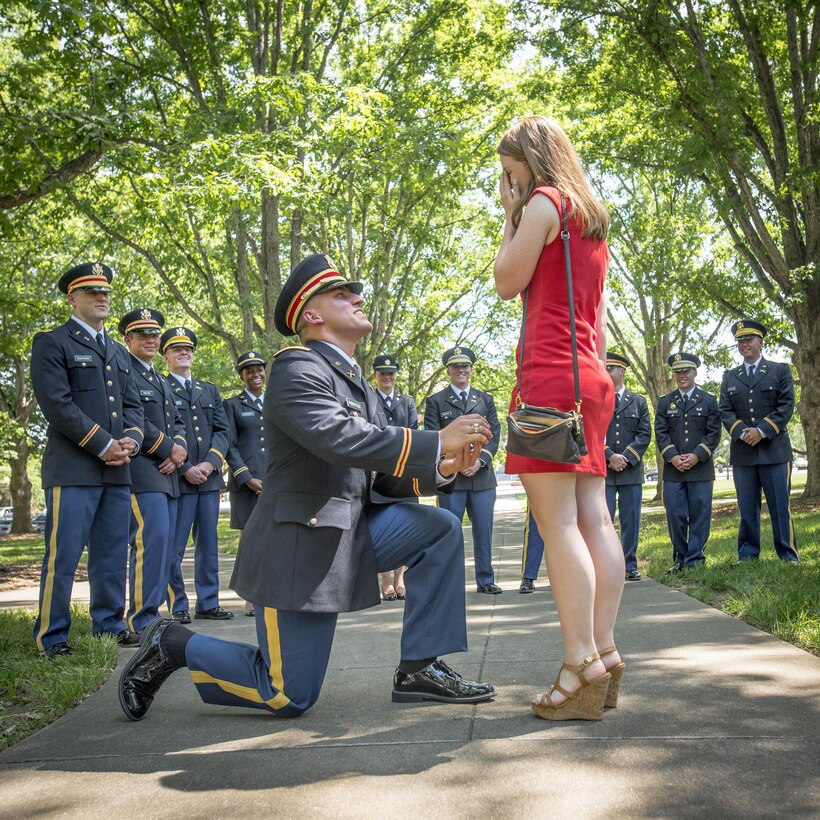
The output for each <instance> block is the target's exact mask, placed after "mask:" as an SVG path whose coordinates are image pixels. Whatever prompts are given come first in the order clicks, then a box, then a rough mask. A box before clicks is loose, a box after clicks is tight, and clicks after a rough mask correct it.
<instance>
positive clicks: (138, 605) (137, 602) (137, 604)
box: [128, 493, 145, 631]
mask: <svg viewBox="0 0 820 820" xmlns="http://www.w3.org/2000/svg"><path fill="white" fill-rule="evenodd" d="M131 512H132V513H133V515H134V518H135V519H136V522H137V537H136V538H135V539H134V545H135V547H136V549H135V551H134V560H135V561H136V567H135V569H134V600H133V601H131V608H132V609H133V610H134V614H133V615H131V617H130V618H129V619H128V628H129V629H130V630H131V631H133V630H134V615H136V614H137V613H138V612H140V611H141V610H142V604H143V596H142V574H143V569H144V562H145V542H144V541H143V532H144V531H145V520H144V519H143V517H142V512H141V511H140V505H139V504H138V503H137V497H136V495H134V493H131Z"/></svg>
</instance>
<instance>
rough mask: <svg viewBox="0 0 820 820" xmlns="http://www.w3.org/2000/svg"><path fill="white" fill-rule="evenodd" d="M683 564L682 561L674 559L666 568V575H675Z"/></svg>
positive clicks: (681, 568) (682, 567) (680, 570)
mask: <svg viewBox="0 0 820 820" xmlns="http://www.w3.org/2000/svg"><path fill="white" fill-rule="evenodd" d="M683 570H684V564H683V561H675V563H674V564H673V565H672V566H671V567H669V569H668V570H666V574H667V575H677V574H678V573H679V572H683Z"/></svg>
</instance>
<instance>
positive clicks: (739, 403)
mask: <svg viewBox="0 0 820 820" xmlns="http://www.w3.org/2000/svg"><path fill="white" fill-rule="evenodd" d="M718 407H719V409H720V420H721V421H722V422H723V426H724V427H725V428H726V430H727V432H728V433H729V439H730V441H731V444H730V445H729V463H730V464H736V465H738V466H741V467H743V466H746V467H748V466H753V465H755V464H783V463H785V462H789V461H791V460H792V446H791V441H790V440H789V434H788V432H787V430H786V425H787V424H788V423H789V420H790V419H791V417H792V414H793V413H794V382H793V380H792V371H791V368H790V367H789V366H788V365H787V364H782V363H780V362H769V361H767V360H766V359H761V360H760V367H759V368H758V371H757V372H756V373H755V375H754V377H753V378H752V380H751V381H749V376H748V374H747V372H746V365H745V364H741V365H740V366H739V367H733V368H732V369H731V370H727V371H726V372H725V373H724V374H723V380H722V382H721V385H720V401H719V403H718ZM745 427H758V428H759V429H760V430H762V431H763V435H764V438H763V439H762V441H760V443H759V444H757V445H755V446H752V445H751V444H746V442H745V441H741V438H740V436H741V433H742V432H743V429H744V428H745Z"/></svg>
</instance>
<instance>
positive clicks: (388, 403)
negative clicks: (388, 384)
mask: <svg viewBox="0 0 820 820" xmlns="http://www.w3.org/2000/svg"><path fill="white" fill-rule="evenodd" d="M384 403H385V405H386V406H387V409H388V410H390V409H391V408H392V407H393V399H391V398H390V396H387V397H386V398H385V400H384Z"/></svg>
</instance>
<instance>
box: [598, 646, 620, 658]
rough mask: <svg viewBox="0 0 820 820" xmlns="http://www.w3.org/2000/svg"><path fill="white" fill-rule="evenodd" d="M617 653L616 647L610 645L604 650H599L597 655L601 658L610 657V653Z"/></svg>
mask: <svg viewBox="0 0 820 820" xmlns="http://www.w3.org/2000/svg"><path fill="white" fill-rule="evenodd" d="M617 651H618V647H617V646H615V644H612V646H607V647H605V648H604V649H599V650H598V655H599V656H601V657H603V656H604V655H610V654H611V653H612V652H617Z"/></svg>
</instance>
